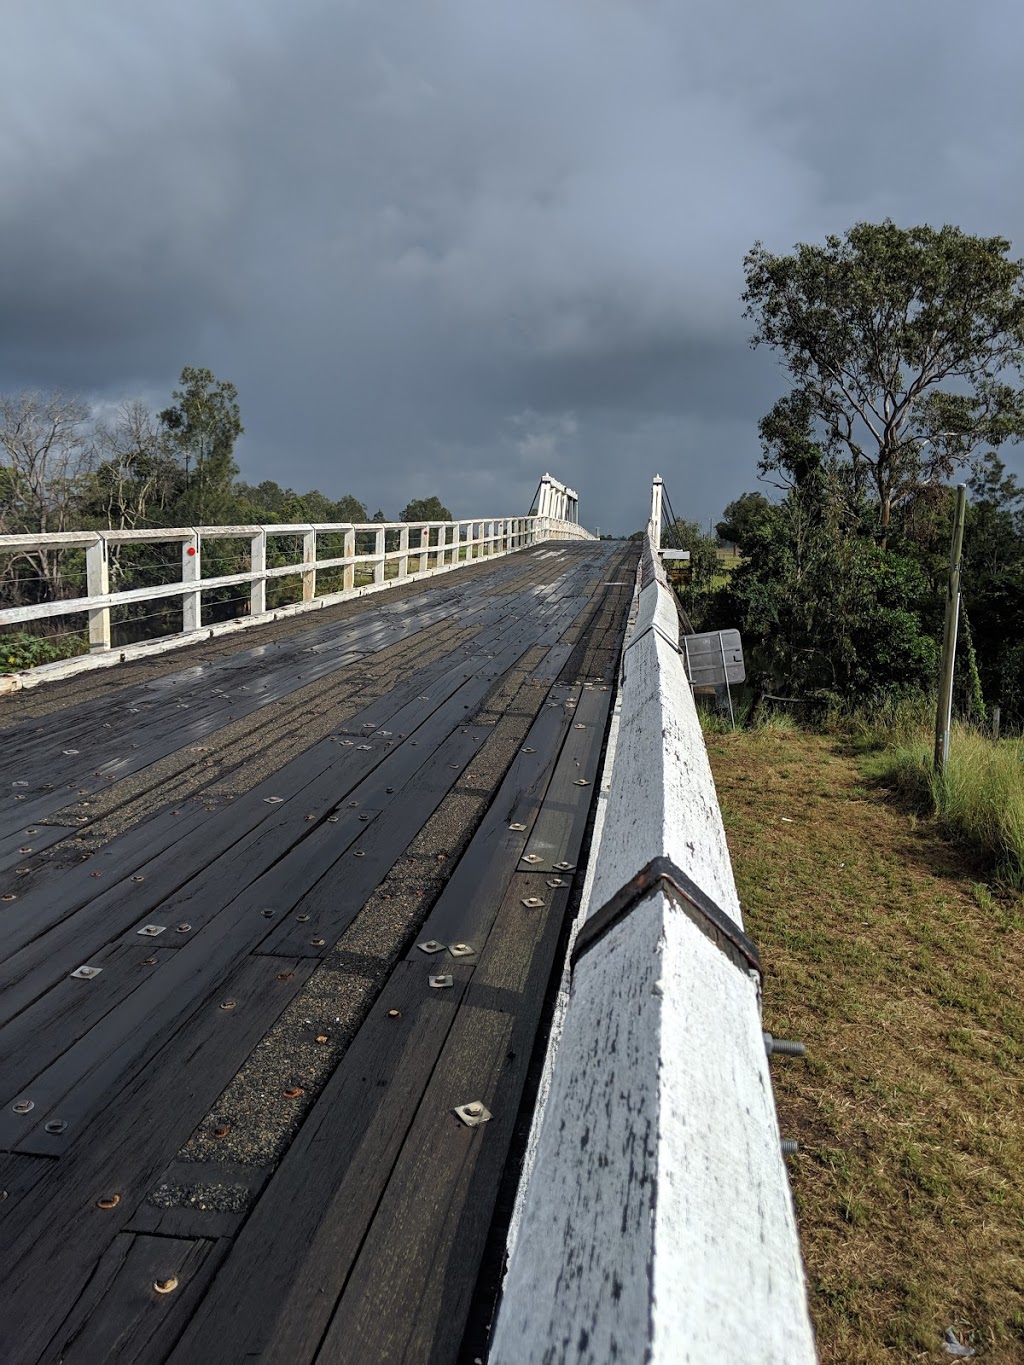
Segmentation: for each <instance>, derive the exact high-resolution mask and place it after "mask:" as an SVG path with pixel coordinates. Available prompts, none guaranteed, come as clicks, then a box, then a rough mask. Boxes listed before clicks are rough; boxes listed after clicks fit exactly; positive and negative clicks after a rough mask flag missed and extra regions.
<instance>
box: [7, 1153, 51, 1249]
mask: <svg viewBox="0 0 1024 1365" xmlns="http://www.w3.org/2000/svg"><path fill="white" fill-rule="evenodd" d="M56 1168H57V1163H56V1162H55V1161H52V1160H50V1159H49V1158H47V1157H44V1156H24V1155H23V1154H22V1153H20V1152H0V1229H3V1230H4V1232H5V1233H6V1228H5V1226H4V1225H5V1223H6V1221H7V1219H8V1218H9V1217H10V1214H11V1211H12V1210H13V1209H14V1208H16V1207H17V1204H18V1200H19V1199H22V1198H24V1196H25V1195H26V1194H27V1193H28V1191H29V1190H30V1189H31V1188H32V1186H33V1185H35V1184H37V1183H38V1182H39V1181H40V1180H42V1179H43V1177H44V1176H45V1175H47V1174H50V1173H52V1172H53V1171H55V1170H56Z"/></svg>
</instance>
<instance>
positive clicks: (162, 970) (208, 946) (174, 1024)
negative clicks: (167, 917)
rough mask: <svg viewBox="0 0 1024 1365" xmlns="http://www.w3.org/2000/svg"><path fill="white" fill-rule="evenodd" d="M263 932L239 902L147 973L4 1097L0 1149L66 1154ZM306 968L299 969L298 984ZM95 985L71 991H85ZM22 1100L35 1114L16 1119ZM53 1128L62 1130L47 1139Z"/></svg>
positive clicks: (218, 991)
mask: <svg viewBox="0 0 1024 1365" xmlns="http://www.w3.org/2000/svg"><path fill="white" fill-rule="evenodd" d="M265 932H266V921H265V920H264V919H262V918H261V917H260V915H259V913H258V911H257V910H256V909H255V908H254V907H253V906H252V905H251V904H250V903H249V902H248V901H246V900H244V899H243V900H240V901H237V902H235V903H233V904H232V905H230V906H228V907H227V908H226V909H225V910H224V911H222V912H221V914H220V915H218V916H217V917H216V918H215V919H213V920H212V921H211V923H210V924H208V925H207V926H206V927H205V928H204V929H202V930H201V931H200V932H198V933H197V934H195V935H194V936H190V938H189V941H188V942H187V943H186V944H185V945H184V946H183V947H181V948H179V949H178V950H176V951H175V952H172V953H166V954H165V955H164V959H163V961H158V962H157V963H156V965H155V966H153V967H151V968H149V969H148V971H149V972H150V975H149V977H148V980H147V981H146V982H145V986H144V988H143V989H141V990H136V991H133V992H131V993H130V994H128V995H127V996H126V997H125V998H124V999H123V1000H122V1001H121V1002H120V1004H119V1005H118V1006H117V1007H116V1008H115V1009H113V1010H111V1011H109V1012H108V1013H106V1014H104V1015H103V1017H102V1018H100V1019H99V1020H97V1022H96V1023H94V1024H93V1025H92V1027H91V1028H89V1029H88V1030H87V1031H86V1032H85V1033H83V1034H82V1036H81V1037H79V1038H78V1039H76V1040H75V1041H74V1042H73V1043H71V1044H70V1046H68V1047H67V1048H66V1049H65V1050H64V1051H63V1052H61V1053H60V1055H59V1056H57V1057H56V1058H55V1059H54V1060H53V1061H52V1062H51V1063H50V1064H49V1065H48V1066H46V1067H45V1069H43V1070H42V1071H40V1072H38V1073H37V1074H36V1075H34V1076H33V1078H32V1079H31V1080H30V1081H29V1082H28V1083H26V1084H25V1085H24V1086H23V1087H22V1088H20V1089H19V1090H18V1091H17V1093H15V1094H10V1092H9V1099H7V1100H5V1103H4V1106H3V1108H2V1109H0V1147H3V1148H8V1147H14V1148H16V1149H17V1150H18V1151H23V1152H39V1153H42V1154H43V1155H50V1154H51V1153H60V1152H62V1151H65V1150H66V1149H67V1148H68V1147H69V1146H71V1145H72V1144H73V1143H74V1142H75V1141H77V1139H78V1137H79V1136H80V1135H81V1133H82V1131H83V1129H84V1128H86V1127H87V1126H88V1124H89V1122H90V1121H91V1120H92V1118H93V1117H94V1116H95V1114H96V1113H97V1112H99V1111H101V1110H102V1109H103V1108H104V1107H105V1106H106V1105H107V1104H108V1103H109V1102H110V1101H111V1100H112V1098H113V1096H114V1095H115V1094H117V1093H118V1092H119V1091H120V1090H122V1089H123V1088H124V1087H125V1085H127V1084H128V1083H129V1082H130V1081H131V1079H132V1077H133V1076H134V1075H135V1074H137V1072H138V1071H139V1070H141V1069H144V1068H145V1067H146V1066H147V1064H148V1063H149V1062H150V1061H151V1060H152V1058H153V1057H155V1056H156V1055H157V1054H158V1053H159V1052H160V1050H161V1049H162V1048H163V1047H164V1046H165V1045H166V1042H167V1040H168V1038H170V1037H173V1035H174V1034H175V1032H176V1031H177V1030H178V1029H180V1028H181V1027H182V1026H183V1025H184V1024H185V1023H186V1022H187V1021H188V1019H189V1018H190V1017H191V1016H192V1015H193V1014H194V1013H195V1012H196V1011H197V1010H198V1011H201V1010H203V1009H204V1008H208V1007H209V1005H210V1001H211V999H213V997H214V996H220V995H221V994H222V993H223V990H224V988H225V987H226V983H227V978H228V977H229V976H230V975H231V973H232V971H233V970H234V969H235V967H236V964H237V962H238V959H239V958H240V957H242V956H243V954H245V953H246V952H248V951H250V950H251V949H252V947H253V946H255V944H256V943H258V942H259V940H260V939H261V938H262V937H263V935H264V934H265ZM311 966H312V964H308V965H306V966H304V968H303V972H302V976H303V978H305V977H306V976H308V974H309V971H310V970H311ZM99 979H100V978H96V980H95V981H74V982H73V983H72V984H73V985H75V986H77V987H80V988H82V989H83V990H84V991H86V992H88V991H89V989H90V988H91V987H92V986H93V985H95V984H96V981H98V980H99ZM23 1101H31V1103H32V1105H33V1109H32V1111H31V1112H30V1113H29V1114H20V1113H15V1111H14V1110H13V1108H12V1105H13V1104H15V1103H18V1102H23ZM51 1121H52V1122H61V1123H63V1124H64V1125H65V1127H64V1128H62V1129H61V1130H60V1131H59V1132H56V1133H54V1132H48V1131H47V1127H46V1125H47V1124H48V1123H49V1122H51Z"/></svg>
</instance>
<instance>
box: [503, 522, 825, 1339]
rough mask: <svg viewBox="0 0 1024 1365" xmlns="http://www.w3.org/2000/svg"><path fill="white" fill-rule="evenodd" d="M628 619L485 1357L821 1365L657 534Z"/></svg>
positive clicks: (747, 971)
mask: <svg viewBox="0 0 1024 1365" xmlns="http://www.w3.org/2000/svg"><path fill="white" fill-rule="evenodd" d="M655 510H658V509H657V508H656V509H655ZM634 611H635V619H634V622H633V625H632V629H631V633H630V634H629V635H628V637H627V642H626V645H625V648H624V651H623V660H622V677H621V687H620V692H619V704H618V708H617V718H616V720H615V721H613V737H612V738H611V739H610V740H609V760H608V763H607V764H606V768H605V776H604V780H603V782H602V793H601V797H600V804H599V807H598V811H597V816H596V821H595V829H594V853H593V855H592V858H591V864H590V867H589V869H588V881H587V886H586V887H585V889H584V902H583V910H582V913H581V918H580V922H579V932H578V935H577V936H576V938H575V943H574V946H573V949H572V953H571V956H570V962H569V965H568V966H567V979H568V1001H567V1003H565V1004H564V1014H563V1017H562V1021H561V1033H560V1040H559V1041H558V1042H557V1045H556V1050H554V1051H553V1053H549V1058H548V1071H547V1077H546V1079H547V1081H548V1082H549V1089H548V1092H547V1098H546V1101H545V1102H544V1105H543V1108H542V1110H541V1112H540V1114H539V1116H538V1117H537V1118H536V1119H535V1126H534V1134H533V1138H532V1141H531V1148H532V1161H531V1162H530V1163H529V1171H528V1173H527V1175H526V1176H525V1177H524V1184H523V1187H522V1189H521V1191H520V1199H519V1215H520V1216H519V1219H518V1222H517V1223H516V1224H515V1227H514V1233H513V1236H512V1238H510V1243H511V1253H510V1259H509V1266H508V1273H507V1277H506V1281H505V1286H504V1293H503V1298H502V1302H501V1306H500V1309H499V1313H498V1318H497V1323H496V1326H495V1334H494V1338H493V1342H492V1346H491V1352H490V1356H489V1360H490V1362H491V1365H532V1363H533V1362H536V1363H537V1365H540V1363H541V1362H543V1363H544V1365H556V1362H557V1365H565V1363H566V1362H574V1363H576V1365H583V1363H584V1362H588V1363H592V1365H604V1362H607V1361H611V1360H615V1361H618V1362H620V1365H634V1362H635V1365H640V1362H644V1361H653V1362H655V1365H670V1363H671V1365H674V1363H675V1362H677V1361H682V1360H689V1361H702V1362H703V1361H709V1362H711V1361H715V1362H722V1363H723V1365H741V1362H742V1365H769V1363H771V1365H811V1362H813V1361H814V1360H815V1359H816V1356H815V1347H814V1338H813V1333H812V1329H811V1324H810V1318H809V1314H808V1306H807V1292H806V1287H805V1282H804V1274H803V1267H802V1264H801V1258H800V1247H799V1241H798V1238H797V1229H796V1220H795V1215H794V1210H793V1201H792V1196H791V1193H790V1188H789V1181H788V1178H787V1173H786V1170H785V1166H784V1163H783V1156H782V1150H781V1140H780V1135H779V1128H778V1120H777V1117H776V1113H775V1104H774V1099H773V1095H772V1083H771V1077H770V1075H769V1068H768V1055H767V1048H766V1041H767V1040H766V1038H765V1036H764V1035H763V1033H762V1023H761V1008H760V1007H761V967H760V962H759V960H758V955H757V949H756V948H755V946H754V945H753V944H752V943H751V942H750V941H749V939H748V938H747V937H746V935H745V934H744V932H743V919H742V915H741V912H740V905H739V900H738V898H737V894H736V885H735V882H734V879H733V873H732V865H731V863H730V860H729V851H728V848H727V846H726V840H725V831H724V829H723V825H722V817H721V813H720V811H719V806H718V798H717V795H716V793H715V787H714V781H713V779H712V776H711V769H710V765H709V763H708V757H707V751H706V749H705V746H704V740H703V736H702V733H701V727H700V721H699V718H698V716H697V712H696V709H695V706H694V700H693V695H692V692H691V689H690V686H689V683H688V682H687V678H686V674H685V671H684V668H683V661H682V658H681V657H680V653H679V619H678V613H677V611H676V606H675V603H674V601H673V598H672V593H671V590H670V588H669V586H668V583H667V580H666V578H665V573H664V570H663V568H662V565H661V563H660V560H659V557H658V554H657V550H656V547H655V544H654V543H653V541H652V537H651V534H650V531H649V532H648V534H647V537H646V541H645V548H644V556H643V561H642V576H641V579H640V585H639V588H638V593H637V597H636V599H635V603H634ZM565 984H566V983H565V982H564V983H563V987H564V988H565ZM563 999H564V995H563Z"/></svg>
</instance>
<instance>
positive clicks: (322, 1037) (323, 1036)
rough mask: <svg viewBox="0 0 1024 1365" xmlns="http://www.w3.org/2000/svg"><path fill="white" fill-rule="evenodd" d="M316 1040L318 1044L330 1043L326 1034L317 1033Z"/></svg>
mask: <svg viewBox="0 0 1024 1365" xmlns="http://www.w3.org/2000/svg"><path fill="white" fill-rule="evenodd" d="M316 1040H317V1042H318V1043H329V1042H330V1039H329V1038H328V1037H327V1034H326V1033H318V1034H317V1035H316Z"/></svg>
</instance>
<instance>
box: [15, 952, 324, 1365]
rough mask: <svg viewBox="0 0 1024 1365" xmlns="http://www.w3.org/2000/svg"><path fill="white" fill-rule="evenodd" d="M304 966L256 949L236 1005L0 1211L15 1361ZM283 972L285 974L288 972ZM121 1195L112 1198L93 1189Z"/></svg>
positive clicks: (33, 1348) (48, 1331)
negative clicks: (103, 1204)
mask: <svg viewBox="0 0 1024 1365" xmlns="http://www.w3.org/2000/svg"><path fill="white" fill-rule="evenodd" d="M307 974H308V971H307V968H306V966H305V965H304V964H301V963H295V962H281V961H275V960H274V959H272V958H249V959H247V960H246V961H245V962H244V963H243V964H242V966H241V968H240V969H239V970H238V971H237V972H236V973H235V975H234V976H233V977H232V979H231V980H230V983H228V984H229V985H230V990H231V997H232V998H233V999H235V1000H236V1001H237V1007H236V1008H235V1009H234V1010H231V1011H223V1010H221V1009H219V1008H218V1006H217V1003H216V1002H215V1001H214V1002H212V1003H211V1004H210V1005H208V1006H207V1007H206V1008H205V1009H203V1010H201V1011H199V1012H197V1013H196V1014H195V1015H194V1016H193V1017H192V1019H190V1020H189V1022H188V1025H187V1026H186V1027H185V1028H184V1029H182V1030H180V1031H179V1032H178V1033H177V1034H176V1035H175V1036H174V1037H173V1038H169V1039H168V1040H167V1042H166V1055H165V1057H164V1064H163V1065H159V1064H158V1065H153V1066H151V1067H149V1068H146V1069H145V1070H143V1071H142V1072H141V1073H140V1074H138V1075H137V1076H136V1077H135V1078H134V1079H133V1080H131V1081H130V1082H128V1083H127V1084H126V1085H125V1086H124V1088H123V1089H122V1090H121V1091H120V1092H119V1093H118V1094H117V1095H116V1096H114V1095H112V1096H111V1098H110V1103H109V1104H108V1106H107V1108H106V1109H105V1111H104V1112H103V1114H102V1115H101V1116H99V1121H98V1122H97V1123H95V1124H94V1125H93V1126H92V1128H91V1129H90V1131H89V1132H87V1133H86V1135H85V1139H86V1140H83V1141H80V1142H79V1143H77V1144H76V1145H75V1146H74V1147H73V1148H72V1149H71V1150H70V1151H68V1152H67V1153H66V1154H65V1155H64V1156H62V1158H61V1159H60V1161H59V1162H49V1163H47V1164H48V1165H49V1166H52V1167H54V1168H55V1169H54V1170H53V1171H52V1173H48V1178H47V1179H45V1180H43V1181H41V1182H40V1183H39V1184H38V1185H37V1186H36V1187H35V1188H34V1189H32V1190H29V1191H28V1192H27V1194H26V1195H25V1196H24V1197H23V1198H22V1199H21V1200H20V1201H19V1202H18V1204H17V1205H16V1206H15V1207H14V1208H13V1209H12V1210H11V1212H10V1214H9V1215H8V1217H7V1218H6V1219H5V1224H6V1226H5V1237H4V1240H3V1243H2V1245H0V1283H2V1284H3V1286H4V1290H3V1296H4V1324H5V1330H6V1333H7V1337H8V1339H9V1340H11V1341H16V1342H17V1343H18V1349H19V1352H20V1355H19V1361H25V1362H26V1363H27V1362H29V1361H34V1360H36V1359H37V1357H38V1356H39V1354H40V1352H42V1351H43V1350H44V1349H45V1347H46V1345H47V1343H48V1342H49V1341H50V1340H51V1338H52V1336H53V1334H54V1332H56V1331H57V1329H58V1328H59V1327H60V1324H61V1323H62V1321H63V1320H64V1318H65V1317H66V1316H67V1313H68V1312H69V1310H70V1309H71V1308H72V1306H73V1304H74V1303H75V1301H76V1300H77V1298H78V1296H79V1294H80V1292H81V1290H82V1288H83V1287H84V1285H85V1284H86V1282H87V1281H88V1279H89V1278H90V1276H91V1275H92V1273H93V1271H94V1269H95V1266H96V1264H97V1263H98V1261H99V1259H100V1257H101V1256H102V1254H103V1253H104V1251H105V1250H106V1248H107V1247H108V1246H109V1244H110V1242H111V1241H112V1240H113V1238H114V1237H115V1236H116V1234H117V1233H118V1232H120V1231H122V1229H123V1228H124V1227H125V1225H126V1224H127V1223H128V1222H129V1221H130V1219H131V1218H132V1216H133V1215H134V1214H135V1212H136V1210H137V1208H138V1205H139V1204H140V1202H141V1201H142V1200H143V1199H144V1198H145V1196H146V1194H147V1192H148V1191H149V1189H150V1188H151V1187H152V1184H153V1181H154V1179H155V1178H156V1177H157V1176H158V1175H159V1173H160V1172H161V1171H162V1170H163V1169H164V1168H165V1167H166V1165H167V1163H168V1160H169V1159H170V1158H171V1157H172V1156H173V1155H174V1153H175V1152H177V1151H178V1149H179V1148H180V1147H181V1146H182V1144H183V1143H184V1142H185V1141H186V1140H187V1139H188V1137H189V1135H190V1134H191V1132H192V1131H193V1129H194V1128H195V1125H196V1124H197V1123H198V1122H200V1120H201V1119H202V1118H203V1116H204V1115H205V1114H206V1113H208V1112H209V1109H210V1107H211V1105H212V1104H213V1103H214V1102H215V1101H216V1099H217V1096H218V1095H219V1094H220V1093H221V1091H222V1090H223V1089H224V1087H225V1085H226V1084H227V1083H228V1081H229V1080H231V1078H232V1077H233V1076H234V1074H235V1072H236V1071H237V1070H238V1067H239V1065H240V1064H241V1062H242V1060H243V1059H244V1058H245V1057H246V1056H247V1055H248V1053H249V1052H250V1051H251V1049H252V1048H253V1047H254V1046H255V1044H256V1043H257V1042H258V1041H259V1040H260V1038H262V1037H263V1035H264V1033H265V1032H266V1030H267V1029H268V1028H269V1026H270V1025H271V1024H272V1023H273V1021H274V1020H275V1019H276V1018H277V1016H278V1015H279V1014H280V1012H281V1010H282V1009H284V1007H285V1006H286V1005H287V1004H288V1003H289V1001H290V1000H291V999H292V998H293V996H294V995H295V993H296V991H297V990H298V988H299V987H300V985H301V984H302V982H303V980H304V979H305V977H306V975H307ZM282 976H284V977H286V979H284V980H282V979H281V977H282ZM115 1193H116V1194H117V1195H118V1196H119V1198H118V1202H117V1205H116V1207H114V1208H110V1209H100V1208H98V1207H97V1204H96V1201H97V1200H98V1199H101V1198H105V1197H110V1196H112V1195H113V1194H115ZM42 1229H53V1230H57V1229H59V1231H60V1242H59V1251H60V1271H61V1273H60V1278H59V1280H55V1279H54V1276H53V1275H52V1262H53V1258H54V1254H55V1246H54V1242H53V1238H52V1235H51V1236H41V1235H40V1231H41V1230H42Z"/></svg>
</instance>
